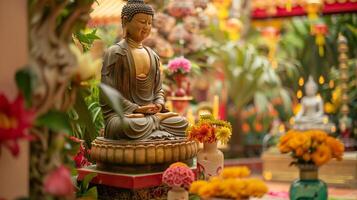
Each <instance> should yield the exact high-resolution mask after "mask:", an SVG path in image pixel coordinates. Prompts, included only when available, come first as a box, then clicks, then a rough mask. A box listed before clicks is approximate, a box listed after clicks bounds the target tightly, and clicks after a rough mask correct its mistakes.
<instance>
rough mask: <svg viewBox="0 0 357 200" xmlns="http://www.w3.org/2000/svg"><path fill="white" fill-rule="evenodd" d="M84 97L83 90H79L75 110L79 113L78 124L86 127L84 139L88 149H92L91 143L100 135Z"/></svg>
mask: <svg viewBox="0 0 357 200" xmlns="http://www.w3.org/2000/svg"><path fill="white" fill-rule="evenodd" d="M84 96H85V95H84V92H83V91H82V89H79V90H78V91H77V98H76V102H75V104H74V107H73V108H74V110H75V111H76V112H77V113H78V116H79V118H78V123H79V124H80V125H81V127H85V130H84V132H83V139H84V140H85V142H86V145H87V147H90V145H91V142H92V141H93V140H94V139H95V138H96V136H97V135H98V134H97V131H96V128H95V125H94V123H93V121H92V113H91V112H90V111H89V110H88V107H87V104H86V102H85V101H84Z"/></svg>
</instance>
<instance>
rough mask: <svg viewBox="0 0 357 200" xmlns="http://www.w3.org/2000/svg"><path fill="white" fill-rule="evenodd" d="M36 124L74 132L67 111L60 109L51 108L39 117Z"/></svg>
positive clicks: (54, 129)
mask: <svg viewBox="0 0 357 200" xmlns="http://www.w3.org/2000/svg"><path fill="white" fill-rule="evenodd" d="M36 125H37V126H45V127H48V128H49V129H51V130H53V131H63V132H65V133H68V134H72V128H71V125H70V123H69V119H68V117H67V115H66V113H63V112H60V111H56V110H50V111H48V112H47V113H45V114H43V115H41V116H40V117H39V118H37V120H36Z"/></svg>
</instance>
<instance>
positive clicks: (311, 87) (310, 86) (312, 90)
mask: <svg viewBox="0 0 357 200" xmlns="http://www.w3.org/2000/svg"><path fill="white" fill-rule="evenodd" d="M316 92H317V84H316V83H315V81H314V79H313V78H312V76H309V80H308V81H307V83H306V84H305V93H306V96H310V97H311V96H314V95H316Z"/></svg>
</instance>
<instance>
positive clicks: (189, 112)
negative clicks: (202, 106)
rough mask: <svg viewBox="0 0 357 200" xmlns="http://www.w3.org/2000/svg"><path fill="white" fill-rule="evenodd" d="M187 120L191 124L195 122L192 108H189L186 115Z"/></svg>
mask: <svg viewBox="0 0 357 200" xmlns="http://www.w3.org/2000/svg"><path fill="white" fill-rule="evenodd" d="M186 118H187V121H188V123H189V124H190V125H194V124H195V116H193V112H192V108H189V109H188V110H187V115H186Z"/></svg>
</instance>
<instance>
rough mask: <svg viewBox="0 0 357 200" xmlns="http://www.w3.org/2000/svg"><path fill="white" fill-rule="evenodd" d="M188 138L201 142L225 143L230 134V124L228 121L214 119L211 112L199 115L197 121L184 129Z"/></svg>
mask: <svg viewBox="0 0 357 200" xmlns="http://www.w3.org/2000/svg"><path fill="white" fill-rule="evenodd" d="M186 135H187V137H188V139H189V140H194V141H196V142H201V143H214V142H217V141H220V142H221V143H222V144H226V143H227V142H228V140H229V138H230V137H231V135H232V126H231V124H230V123H229V122H226V121H223V120H219V119H215V118H214V117H213V116H212V115H211V114H205V115H201V116H200V119H199V121H198V123H196V124H195V125H193V126H191V127H189V128H188V129H187V130H186Z"/></svg>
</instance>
